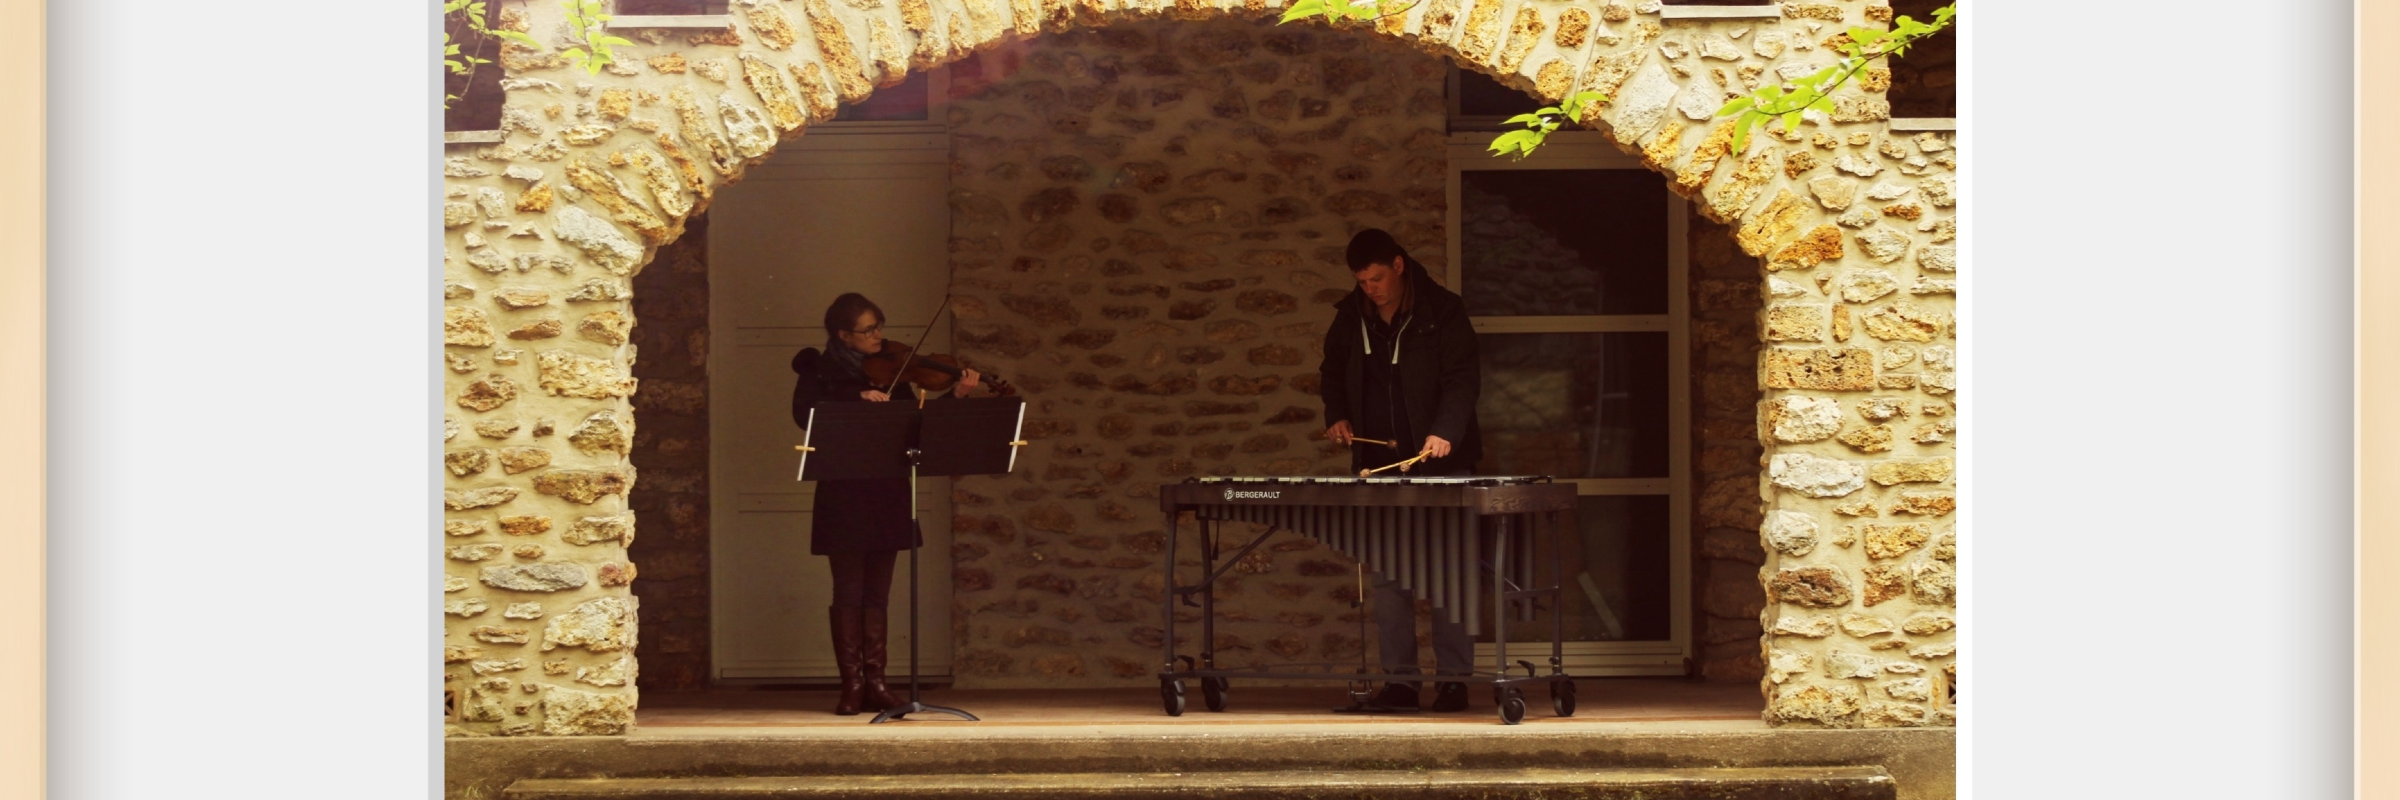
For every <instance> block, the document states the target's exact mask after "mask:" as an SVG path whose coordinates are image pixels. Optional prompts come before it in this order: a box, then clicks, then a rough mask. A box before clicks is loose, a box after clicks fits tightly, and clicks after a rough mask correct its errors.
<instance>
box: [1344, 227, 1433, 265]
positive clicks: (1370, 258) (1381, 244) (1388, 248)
mask: <svg viewBox="0 0 2400 800" xmlns="http://www.w3.org/2000/svg"><path fill="white" fill-rule="evenodd" d="M1342 255H1343V257H1344V258H1345V259H1347V260H1348V261H1349V262H1350V271H1351V272H1357V271H1359V270H1362V269H1366V268H1367V265H1369V264H1384V263H1389V262H1391V260H1392V259H1395V258H1397V259H1399V260H1400V271H1401V272H1402V273H1406V272H1407V271H1408V270H1409V268H1410V267H1412V266H1417V264H1416V259H1413V258H1409V257H1408V251H1407V250H1404V249H1402V248H1401V247H1400V242H1399V240H1396V239H1393V238H1392V235H1391V234H1389V233H1385V232H1384V230H1383V229H1382V228H1368V229H1366V230H1363V231H1359V232H1358V234H1357V235H1355V236H1352V237H1350V247H1349V249H1348V250H1346V251H1345V252H1344V253H1343V254H1342ZM1418 268H1420V269H1422V267H1418Z"/></svg>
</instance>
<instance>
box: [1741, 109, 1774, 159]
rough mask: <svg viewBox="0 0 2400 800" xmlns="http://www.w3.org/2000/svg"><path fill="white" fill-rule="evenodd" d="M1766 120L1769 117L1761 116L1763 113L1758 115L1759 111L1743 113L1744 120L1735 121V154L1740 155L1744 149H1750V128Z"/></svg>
mask: <svg viewBox="0 0 2400 800" xmlns="http://www.w3.org/2000/svg"><path fill="white" fill-rule="evenodd" d="M1766 118H1767V115H1765V114H1761V113H1758V112H1757V111H1747V112H1743V114H1742V118H1741V119H1738V120H1735V121H1734V123H1733V151H1734V152H1736V153H1739V152H1742V151H1743V150H1744V149H1746V148H1748V147H1749V143H1750V126H1753V125H1757V124H1758V122H1759V120H1763V119H1766Z"/></svg>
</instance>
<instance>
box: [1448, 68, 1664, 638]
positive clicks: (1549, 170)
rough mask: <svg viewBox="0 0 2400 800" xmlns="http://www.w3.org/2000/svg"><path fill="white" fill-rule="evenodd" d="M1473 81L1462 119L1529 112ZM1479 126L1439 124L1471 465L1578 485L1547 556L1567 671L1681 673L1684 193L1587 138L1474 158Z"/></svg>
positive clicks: (1523, 100)
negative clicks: (1446, 165)
mask: <svg viewBox="0 0 2400 800" xmlns="http://www.w3.org/2000/svg"><path fill="white" fill-rule="evenodd" d="M1479 77H1480V76H1472V75H1471V74H1462V75H1461V76H1460V79H1459V84H1458V85H1459V86H1460V87H1461V88H1462V90H1461V91H1459V92H1456V93H1454V95H1453V96H1454V97H1456V98H1457V106H1456V107H1457V108H1458V110H1459V111H1460V112H1461V114H1460V117H1461V123H1460V124H1462V125H1472V124H1474V120H1475V118H1477V117H1488V116H1493V115H1497V114H1514V113H1520V112H1522V111H1526V110H1530V109H1531V107H1532V105H1533V103H1534V101H1532V100H1531V99H1530V98H1527V97H1526V96H1525V95H1523V94H1522V93H1516V92H1513V91H1510V92H1509V94H1514V95H1515V99H1514V101H1513V102H1514V103H1515V105H1514V106H1513V107H1512V106H1510V105H1508V104H1507V98H1506V97H1505V96H1504V95H1500V94H1498V93H1495V92H1491V91H1490V89H1489V88H1485V89H1482V90H1476V89H1474V88H1473V87H1474V81H1475V80H1476V79H1477V78H1479ZM1482 80H1484V81H1487V82H1488V81H1489V80H1490V79H1488V78H1486V79H1482ZM1491 86H1492V87H1496V88H1499V89H1502V90H1506V87H1504V86H1499V85H1498V84H1497V82H1491ZM1478 93H1481V94H1483V95H1484V96H1481V97H1478V96H1477V95H1478ZM1484 111H1490V112H1492V113H1491V114H1485V113H1470V112H1484ZM1502 118H1505V117H1504V116H1503V117H1502ZM1493 135H1494V134H1492V133H1486V132H1472V133H1455V134H1453V135H1452V136H1451V144H1450V147H1451V150H1450V159H1449V160H1450V184H1449V191H1450V197H1449V201H1450V202H1449V216H1450V220H1449V229H1450V237H1449V242H1450V245H1449V248H1450V250H1449V253H1448V254H1447V255H1448V258H1447V260H1446V264H1447V265H1448V266H1447V268H1446V272H1447V280H1446V284H1447V285H1449V286H1451V287H1453V288H1456V289H1457V290H1458V291H1459V294H1460V296H1461V297H1463V298H1464V299H1465V301H1466V303H1467V311H1468V315H1469V316H1470V317H1471V318H1472V319H1473V321H1474V325H1475V328H1476V331H1477V333H1478V334H1479V335H1478V341H1479V344H1480V345H1481V350H1482V355H1483V393H1482V397H1481V400H1480V401H1479V403H1478V404H1477V409H1476V411H1477V418H1478V421H1479V423H1480V424H1481V426H1482V429H1483V436H1484V460H1483V462H1482V463H1479V464H1477V465H1476V466H1477V470H1478V471H1479V472H1481V473H1483V474H1493V475H1548V476H1551V477H1552V478H1554V479H1557V480H1560V481H1565V482H1569V483H1573V484H1574V485H1575V487H1576V489H1577V494H1578V495H1580V496H1581V503H1580V508H1579V510H1578V512H1577V513H1576V515H1575V520H1574V523H1573V524H1572V526H1571V528H1570V529H1569V530H1567V531H1566V532H1564V535H1563V536H1562V537H1561V543H1560V544H1561V547H1560V552H1558V553H1556V554H1555V556H1556V557H1557V558H1558V559H1559V560H1560V562H1561V566H1562V572H1563V573H1564V575H1565V580H1564V585H1563V586H1562V587H1561V588H1563V589H1564V590H1565V592H1566V597H1565V602H1564V615H1565V616H1564V620H1563V622H1564V623H1565V627H1566V629H1567V638H1568V639H1569V644H1568V645H1567V648H1568V649H1567V656H1568V662H1569V666H1570V668H1573V669H1576V670H1577V671H1578V672H1579V674H1602V675H1607V674H1682V673H1683V670H1684V662H1685V659H1686V658H1687V657H1688V656H1689V654H1690V649H1691V639H1692V635H1691V632H1690V619H1691V610H1690V600H1689V598H1688V597H1687V595H1688V594H1689V593H1690V588H1689V587H1690V567H1689V562H1690V554H1689V549H1690V548H1689V545H1688V543H1689V541H1690V535H1689V528H1690V524H1691V523H1690V514H1691V512H1690V508H1691V504H1692V501H1691V492H1690V478H1689V474H1690V465H1689V459H1690V456H1689V453H1690V433H1689V430H1690V421H1689V416H1690V415H1689V412H1688V410H1687V406H1688V396H1689V393H1690V391H1689V386H1688V384H1689V378H1688V375H1689V369H1690V366H1689V361H1690V355H1689V353H1690V348H1689V344H1688V334H1687V331H1686V325H1685V321H1684V320H1685V309H1684V306H1685V304H1686V302H1685V295H1684V281H1685V279H1684V271H1685V266H1684V260H1685V254H1684V249H1685V246H1684V244H1683V242H1684V234H1685V217H1684V214H1685V210H1686V208H1688V204H1687V203H1685V202H1684V201H1683V200H1682V199H1681V198H1678V197H1676V196H1674V195H1673V194H1671V193H1669V192H1668V191H1667V188H1666V184H1665V181H1664V180H1663V179H1662V178H1660V177H1659V176H1658V175H1656V174H1654V173H1652V172H1651V171H1650V170H1648V169H1646V168H1644V167H1642V166H1641V164H1640V162H1639V161H1638V160H1636V159H1634V158H1633V157H1630V156H1626V155H1624V154H1623V153H1621V152H1619V151H1618V150H1617V149H1616V148H1615V147H1613V146H1611V145H1610V144H1609V143H1608V142H1606V141H1605V140H1603V139H1602V138H1601V135H1600V134H1597V133H1593V132H1588V131H1561V132H1559V133H1555V134H1552V135H1551V137H1550V141H1549V143H1548V144H1546V145H1544V146H1543V148H1542V149H1541V150H1540V151H1538V152H1536V154H1535V155H1534V156H1532V157H1531V158H1527V159H1525V160H1522V161H1512V160H1509V159H1501V158H1493V157H1492V156H1491V155H1490V154H1489V153H1488V152H1486V151H1485V150H1484V148H1485V146H1486V145H1487V144H1488V143H1489V142H1490V141H1491V138H1492V136H1493ZM1520 634H1521V635H1522V636H1523V637H1524V640H1525V641H1537V640H1543V639H1547V638H1548V636H1549V630H1548V627H1547V626H1546V625H1535V626H1529V627H1527V628H1523V629H1515V630H1512V631H1511V636H1512V640H1514V639H1515V638H1516V637H1517V636H1518V635H1520Z"/></svg>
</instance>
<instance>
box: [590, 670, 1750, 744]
mask: <svg viewBox="0 0 2400 800" xmlns="http://www.w3.org/2000/svg"><path fill="white" fill-rule="evenodd" d="M1577 686H1578V692H1577V698H1576V699H1577V702H1576V711H1575V716H1573V717H1570V718H1559V717H1555V716H1553V715H1552V713H1551V707H1550V696H1549V694H1548V692H1547V691H1546V690H1544V689H1540V688H1536V689H1533V690H1531V691H1529V692H1528V693H1527V701H1528V703H1527V704H1528V706H1529V709H1528V710H1527V712H1526V714H1525V725H1526V726H1527V727H1531V726H1535V725H1542V726H1550V725H1581V724H1608V723H1627V722H1680V721H1693V722H1697V721H1748V722H1757V721H1758V719H1759V711H1760V709H1761V707H1762V705H1763V701H1762V700H1761V699H1760V698H1759V694H1758V687H1757V686H1756V685H1754V684H1748V683H1700V682H1695V681H1688V680H1682V679H1659V678H1585V679H1582V680H1579V681H1577ZM894 689H895V691H897V692H898V693H899V694H900V695H901V696H902V697H903V699H905V698H906V696H907V689H906V687H905V685H903V686H898V687H894ZM1431 689H1432V687H1431V686H1427V687H1426V690H1427V694H1428V695H1430V694H1431ZM1471 691H1472V694H1471V695H1470V697H1471V699H1470V701H1469V703H1468V706H1467V710H1466V711H1461V712H1457V713H1450V714H1436V713H1431V712H1426V713H1417V714H1375V715H1369V714H1345V713H1336V712H1334V711H1333V709H1334V708H1335V707H1337V706H1347V705H1349V704H1350V698H1349V695H1348V693H1347V691H1346V690H1345V685H1344V684H1342V683H1336V682H1328V683H1326V684H1324V685H1322V686H1302V687H1247V688H1245V687H1243V686H1242V685H1240V683H1239V682H1236V683H1235V685H1234V687H1233V689H1232V692H1231V694H1230V695H1229V697H1230V700H1229V702H1228V704H1227V708H1226V710H1225V711H1224V712H1222V713H1212V712H1210V711H1208V710H1207V709H1206V708H1204V707H1203V706H1202V704H1201V698H1200V692H1199V689H1198V687H1196V686H1195V687H1193V688H1192V689H1191V690H1190V693H1189V696H1188V700H1187V710H1186V711H1185V712H1184V714H1183V716H1181V717H1169V716H1167V715H1166V713H1165V709H1164V708H1163V707H1162V706H1161V704H1160V702H1159V696H1158V689H1157V688H1156V687H1149V688H1123V689H980V690H973V689H970V690H949V689H943V690H928V691H926V692H925V693H924V699H925V702H927V703H930V704H935V705H946V706H952V707H956V708H961V709H965V710H966V711H969V712H971V713H973V714H975V715H976V716H977V717H980V718H981V719H982V724H980V725H976V726H975V727H979V728H988V727H995V726H1007V727H1029V728H1030V727H1049V726H1077V727H1081V726H1092V725H1162V724H1167V725H1176V726H1213V725H1282V724H1290V725H1323V724H1328V723H1332V724H1342V723H1348V724H1379V725H1397V726H1412V725H1413V726H1440V725H1442V724H1443V723H1450V724H1458V723H1475V724H1492V723H1496V722H1497V721H1498V719H1499V715H1498V713H1496V712H1495V711H1494V710H1493V707H1492V704H1491V695H1490V691H1489V690H1488V689H1486V688H1483V687H1474V688H1473V689H1472V690H1471ZM1427 700H1428V701H1430V700H1431V698H1430V697H1428V698H1427ZM833 702H834V693H833V692H832V691H830V690H748V691H711V692H695V693H672V694H670V693H656V692H654V693H644V694H643V695H642V702H641V710H640V711H639V712H638V716H637V719H636V728H637V729H639V730H648V731H653V732H661V733H663V732H667V731H668V730H672V729H709V728H814V727H846V726H855V725H859V724H861V723H863V722H865V721H866V720H867V719H868V718H869V715H861V716H857V717H840V716H835V715H834V714H833V713H832V710H831V709H832V708H833ZM952 719H955V718H954V717H950V716H948V715H944V714H927V715H912V716H911V717H909V719H908V720H907V721H909V722H912V723H914V722H917V721H919V720H923V721H926V722H941V721H948V720H952ZM877 727H882V726H877ZM692 732H698V731H692Z"/></svg>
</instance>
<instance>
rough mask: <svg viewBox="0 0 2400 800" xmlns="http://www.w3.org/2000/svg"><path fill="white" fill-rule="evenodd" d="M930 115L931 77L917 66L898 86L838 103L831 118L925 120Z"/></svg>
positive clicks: (850, 120) (928, 119)
mask: <svg viewBox="0 0 2400 800" xmlns="http://www.w3.org/2000/svg"><path fill="white" fill-rule="evenodd" d="M932 119H933V78H932V75H931V72H930V71H928V70H917V71H916V72H911V73H909V74H908V78H907V79H906V80H903V81H901V82H900V85H898V86H892V87H888V88H883V89H877V90H875V93H874V94H872V95H868V96H867V99H865V100H860V101H858V102H857V103H855V104H853V105H846V106H842V108H841V110H840V111H838V112H835V114H834V115H833V121H835V122H927V121H930V120H932Z"/></svg>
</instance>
